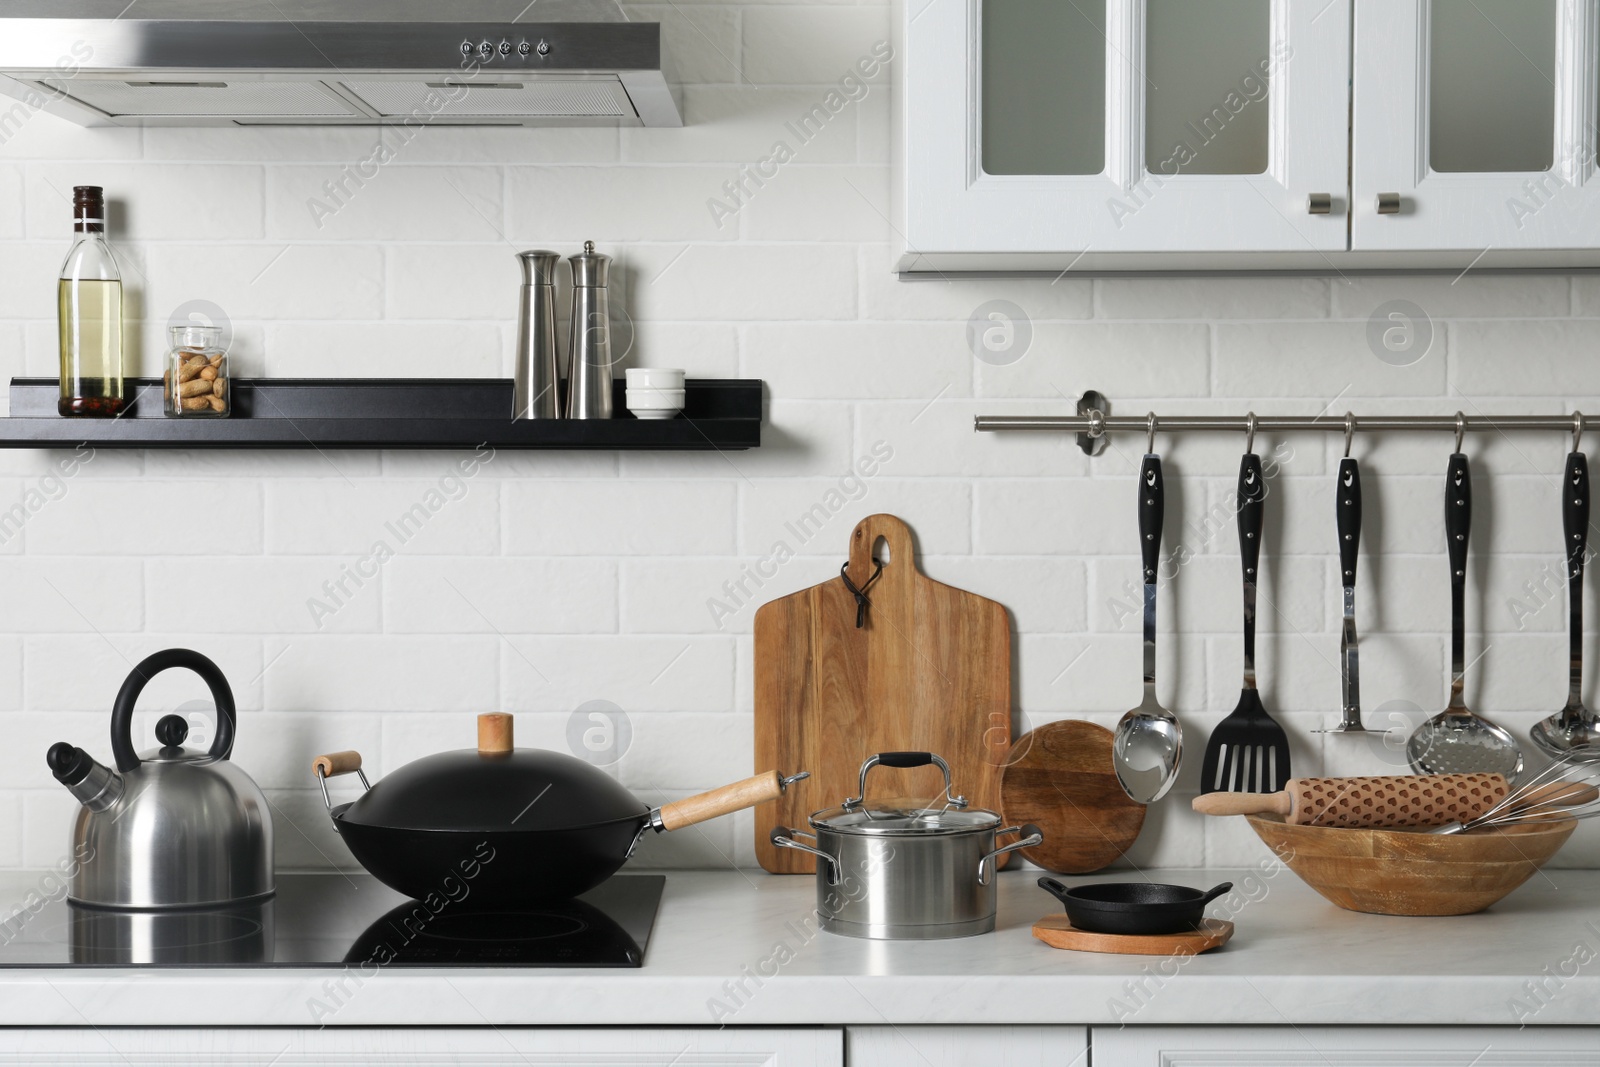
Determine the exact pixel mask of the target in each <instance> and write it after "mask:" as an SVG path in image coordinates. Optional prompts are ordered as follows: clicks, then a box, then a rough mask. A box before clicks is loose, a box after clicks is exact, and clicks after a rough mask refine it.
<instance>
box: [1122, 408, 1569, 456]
mask: <svg viewBox="0 0 1600 1067" xmlns="http://www.w3.org/2000/svg"><path fill="white" fill-rule="evenodd" d="M1146 425H1147V428H1146V430H1145V435H1144V454H1145V455H1147V456H1153V455H1155V454H1156V413H1155V412H1153V411H1152V412H1151V413H1150V421H1149V422H1148V423H1147V424H1146ZM1572 450H1573V451H1574V452H1576V451H1577V450H1578V446H1577V445H1573V446H1572Z"/></svg>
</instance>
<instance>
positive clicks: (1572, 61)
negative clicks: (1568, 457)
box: [896, 0, 1600, 272]
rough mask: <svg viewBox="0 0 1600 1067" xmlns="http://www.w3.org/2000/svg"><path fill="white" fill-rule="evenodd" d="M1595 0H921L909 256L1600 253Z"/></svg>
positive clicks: (1566, 260)
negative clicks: (1596, 158)
mask: <svg viewBox="0 0 1600 1067" xmlns="http://www.w3.org/2000/svg"><path fill="white" fill-rule="evenodd" d="M1597 39H1600V0H1070V2H1064V0H906V10H905V26H904V45H905V47H904V55H903V64H902V78H903V82H902V84H903V92H902V96H901V100H900V110H899V117H900V137H899V140H898V150H899V153H900V155H899V164H900V172H899V181H898V183H897V185H896V191H897V195H898V196H899V197H900V201H899V204H898V205H897V206H898V211H899V217H900V222H901V229H900V231H899V232H900V233H901V234H902V235H903V236H904V246H903V247H902V248H901V249H900V250H899V251H900V255H899V259H898V262H897V269H898V270H901V271H907V272H928V271H947V270H962V269H989V270H1067V269H1072V270H1077V271H1086V270H1217V269H1223V270H1229V269H1231V270H1274V269H1301V270H1311V271H1333V270H1347V269H1391V268H1401V269H1406V268H1436V269H1439V268H1444V269H1452V270H1461V269H1465V268H1466V267H1468V266H1474V265H1475V266H1480V267H1516V266H1546V267H1574V266H1600V174H1597V173H1596V166H1595V155H1596V147H1597V138H1596V133H1595V129H1596V123H1597V121H1600V44H1597Z"/></svg>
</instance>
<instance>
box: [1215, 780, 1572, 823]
mask: <svg viewBox="0 0 1600 1067" xmlns="http://www.w3.org/2000/svg"><path fill="white" fill-rule="evenodd" d="M1594 792H1595V790H1594V787H1593V786H1589V785H1583V784H1580V783H1575V782H1551V783H1549V784H1547V785H1541V786H1539V787H1538V788H1536V789H1532V790H1529V791H1527V795H1526V796H1522V797H1518V798H1517V799H1516V802H1515V803H1516V807H1517V808H1518V809H1523V808H1528V807H1533V806H1536V805H1542V804H1556V805H1569V804H1574V803H1583V802H1585V801H1586V800H1588V799H1591V795H1592V794H1594ZM1508 793H1510V786H1509V785H1508V784H1507V783H1506V780H1505V779H1504V778H1503V777H1501V776H1500V775H1498V774H1401V775H1387V776H1375V777H1367V778H1291V779H1289V781H1288V783H1287V785H1286V786H1285V787H1284V790H1283V792H1281V793H1206V794H1204V795H1202V796H1198V797H1196V798H1195V799H1194V810H1195V811H1198V812H1200V813H1201V814H1202V815H1282V816H1283V819H1284V822H1287V823H1290V824H1293V825H1297V826H1305V825H1312V824H1315V825H1319V826H1343V827H1349V828H1357V829H1363V828H1366V829H1370V828H1375V827H1408V826H1418V827H1421V826H1446V825H1449V824H1451V823H1464V822H1467V821H1469V820H1471V819H1474V818H1476V817H1478V816H1480V815H1482V814H1484V813H1485V812H1487V811H1489V809H1491V808H1493V807H1494V806H1495V805H1497V804H1499V803H1500V802H1501V801H1503V800H1505V799H1506V796H1507V794H1508Z"/></svg>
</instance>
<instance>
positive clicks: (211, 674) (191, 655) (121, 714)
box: [111, 648, 235, 774]
mask: <svg viewBox="0 0 1600 1067" xmlns="http://www.w3.org/2000/svg"><path fill="white" fill-rule="evenodd" d="M170 667H187V668H189V669H190V670H191V671H194V673H196V674H198V675H199V676H200V677H201V678H202V679H203V680H204V681H205V683H206V685H207V686H209V687H210V689H211V699H212V701H214V702H215V703H216V705H217V723H216V736H215V737H213V738H212V739H211V758H212V759H214V760H225V759H227V758H228V756H229V754H231V753H232V752H233V723H234V714H235V713H234V707H233V690H232V689H231V688H230V687H229V686H228V679H227V678H225V677H223V675H222V671H221V669H220V668H218V667H217V665H216V664H215V663H212V662H211V661H210V660H209V659H207V658H206V657H205V656H202V655H201V654H200V653H198V652H195V651H192V650H190V649H187V648H169V649H165V650H164V651H161V652H156V653H153V654H152V655H149V656H146V657H145V658H144V659H143V660H140V661H139V665H138V666H137V667H135V668H134V669H133V672H132V673H131V674H129V675H128V677H127V680H126V681H124V682H123V683H122V688H121V689H120V690H118V692H117V702H116V704H114V705H112V708H111V754H112V755H113V756H115V757H116V760H117V770H119V771H121V772H122V773H123V774H127V773H128V772H129V771H131V770H134V769H135V768H136V767H138V766H139V757H138V756H137V755H136V754H135V753H134V751H133V706H134V705H135V704H137V703H138V702H139V694H140V693H142V692H144V687H145V684H146V683H147V682H149V681H150V679H152V678H154V677H155V676H156V675H158V674H160V673H161V672H162V671H164V670H167V669H168V668H170Z"/></svg>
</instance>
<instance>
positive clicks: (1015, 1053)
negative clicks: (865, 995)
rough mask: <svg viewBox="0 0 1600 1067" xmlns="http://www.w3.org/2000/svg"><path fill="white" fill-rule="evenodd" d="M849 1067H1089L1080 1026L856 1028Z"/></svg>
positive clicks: (849, 1033)
mask: <svg viewBox="0 0 1600 1067" xmlns="http://www.w3.org/2000/svg"><path fill="white" fill-rule="evenodd" d="M845 1045H846V1060H847V1061H848V1063H849V1064H850V1067H968V1065H970V1064H983V1065H984V1067H1086V1065H1087V1064H1088V1062H1089V1031H1088V1028H1087V1027H1082V1026H852V1027H849V1028H848V1029H846V1031H845Z"/></svg>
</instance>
